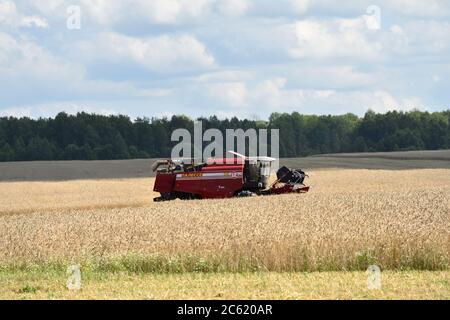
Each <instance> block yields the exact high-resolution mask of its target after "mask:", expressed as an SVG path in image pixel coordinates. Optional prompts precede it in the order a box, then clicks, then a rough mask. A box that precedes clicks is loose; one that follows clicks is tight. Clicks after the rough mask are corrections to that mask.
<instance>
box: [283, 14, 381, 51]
mask: <svg viewBox="0 0 450 320" xmlns="http://www.w3.org/2000/svg"><path fill="white" fill-rule="evenodd" d="M287 28H289V30H290V31H291V32H292V34H293V36H294V37H295V40H294V41H292V43H291V45H290V47H289V48H288V50H289V53H290V55H291V56H292V57H294V58H327V57H328V58H330V57H331V58H340V57H348V58H358V59H361V60H372V59H376V58H377V57H379V56H380V54H381V51H382V45H381V43H380V42H379V41H377V39H369V37H370V35H369V30H368V28H367V26H366V22H365V20H364V19H363V18H356V19H333V20H326V21H317V20H302V21H298V22H296V23H294V24H292V25H290V26H288V27H287Z"/></svg>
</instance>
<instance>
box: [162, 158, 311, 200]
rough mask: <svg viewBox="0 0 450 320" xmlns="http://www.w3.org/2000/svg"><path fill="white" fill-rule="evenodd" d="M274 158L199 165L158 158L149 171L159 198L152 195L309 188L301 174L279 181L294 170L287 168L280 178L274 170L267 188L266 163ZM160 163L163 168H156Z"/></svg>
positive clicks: (265, 192)
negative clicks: (274, 174) (294, 180)
mask: <svg viewBox="0 0 450 320" xmlns="http://www.w3.org/2000/svg"><path fill="white" fill-rule="evenodd" d="M274 160H275V159H272V158H267V157H266V158H254V159H251V158H226V159H209V160H208V161H207V162H206V163H202V164H194V163H193V161H191V162H190V163H188V164H186V163H182V162H174V161H171V160H164V161H158V162H156V163H155V164H154V165H153V170H154V171H157V174H156V181H155V185H154V191H155V192H159V193H160V194H161V197H159V198H155V201H166V200H173V199H176V198H179V199H213V198H231V197H235V196H250V195H269V194H281V193H291V192H307V191H308V190H309V187H307V186H305V185H304V184H303V179H304V176H299V177H298V179H297V181H296V182H295V183H293V181H288V180H286V179H285V181H284V182H283V181H282V180H283V179H280V178H285V177H286V175H287V174H288V173H290V174H291V173H292V172H294V171H295V170H292V169H287V168H286V170H289V171H286V172H283V173H282V175H283V177H282V176H278V173H277V177H278V178H279V179H278V180H277V181H276V182H275V183H273V184H272V185H271V186H270V187H269V188H268V179H269V176H270V164H271V162H272V161H274ZM160 166H164V168H163V169H159V170H158V168H159V167H160ZM283 168H285V167H283ZM280 170H281V169H280ZM280 170H279V171H280ZM295 172H297V171H295ZM300 172H302V173H303V171H301V170H300ZM303 174H304V173H303ZM299 175H300V173H299ZM300 180H301V181H300Z"/></svg>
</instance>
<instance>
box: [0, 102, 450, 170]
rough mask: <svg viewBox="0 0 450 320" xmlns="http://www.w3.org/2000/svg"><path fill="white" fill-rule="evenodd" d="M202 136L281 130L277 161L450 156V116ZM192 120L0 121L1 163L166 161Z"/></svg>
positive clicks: (289, 122) (323, 122)
mask: <svg viewBox="0 0 450 320" xmlns="http://www.w3.org/2000/svg"><path fill="white" fill-rule="evenodd" d="M197 120H199V121H202V122H203V130H206V129H209V128H217V129H219V130H221V131H222V132H223V133H224V136H225V130H226V129H244V130H247V129H250V128H254V129H279V130H280V157H297V156H308V155H313V154H324V153H340V152H375V151H380V152H381V151H401V150H434V149H450V110H447V111H443V112H432V113H430V112H421V111H411V112H397V111H392V112H387V113H385V114H380V113H375V112H373V111H370V110H369V111H368V112H367V113H366V114H365V115H364V116H363V117H358V116H356V115H354V114H345V115H334V116H332V115H328V116H317V115H302V114H300V113H298V112H293V113H291V114H288V113H273V114H272V115H271V116H270V118H269V120H268V121H257V120H248V119H243V120H241V119H238V118H236V117H233V118H231V119H225V120H220V119H218V118H217V117H216V116H211V117H209V118H198V119H197ZM179 128H184V129H188V130H189V131H190V132H193V128H194V120H192V119H191V118H189V117H187V116H183V115H177V116H173V117H171V118H170V119H169V118H161V119H159V118H151V119H148V118H138V119H136V120H131V119H130V118H129V117H128V116H124V115H111V116H103V115H97V114H88V113H84V112H82V113H78V114H76V115H68V114H66V113H64V112H62V113H59V114H58V115H57V116H56V117H54V118H40V119H30V118H26V117H25V118H14V117H2V118H0V161H3V162H4V161H34V160H111V159H136V158H165V157H170V154H171V150H172V147H173V146H174V145H175V144H176V143H177V142H172V141H171V134H172V132H173V131H174V130H175V129H179Z"/></svg>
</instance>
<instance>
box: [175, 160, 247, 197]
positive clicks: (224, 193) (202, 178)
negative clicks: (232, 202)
mask: <svg viewBox="0 0 450 320" xmlns="http://www.w3.org/2000/svg"><path fill="white" fill-rule="evenodd" d="M227 169H228V168H227ZM237 169H239V171H236V170H235V171H232V170H226V171H224V170H222V171H220V172H218V171H210V170H206V171H203V170H202V172H188V173H180V174H177V175H176V181H175V187H174V191H178V192H185V193H191V194H195V195H199V196H201V197H202V198H204V199H211V198H230V197H233V196H234V195H235V193H236V192H237V191H238V190H240V189H242V186H243V174H242V167H238V168H237Z"/></svg>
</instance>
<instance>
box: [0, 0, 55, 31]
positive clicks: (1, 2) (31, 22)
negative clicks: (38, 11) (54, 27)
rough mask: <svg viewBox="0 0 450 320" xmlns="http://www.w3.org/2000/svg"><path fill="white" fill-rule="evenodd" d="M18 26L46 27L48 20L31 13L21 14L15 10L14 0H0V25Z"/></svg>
mask: <svg viewBox="0 0 450 320" xmlns="http://www.w3.org/2000/svg"><path fill="white" fill-rule="evenodd" d="M1 26H4V27H8V28H19V27H38V28H47V27H48V22H47V20H46V19H45V18H42V17H39V16H36V15H33V16H27V15H23V14H22V13H20V12H19V11H18V10H17V7H16V5H15V3H14V2H12V1H9V0H0V27H1Z"/></svg>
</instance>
